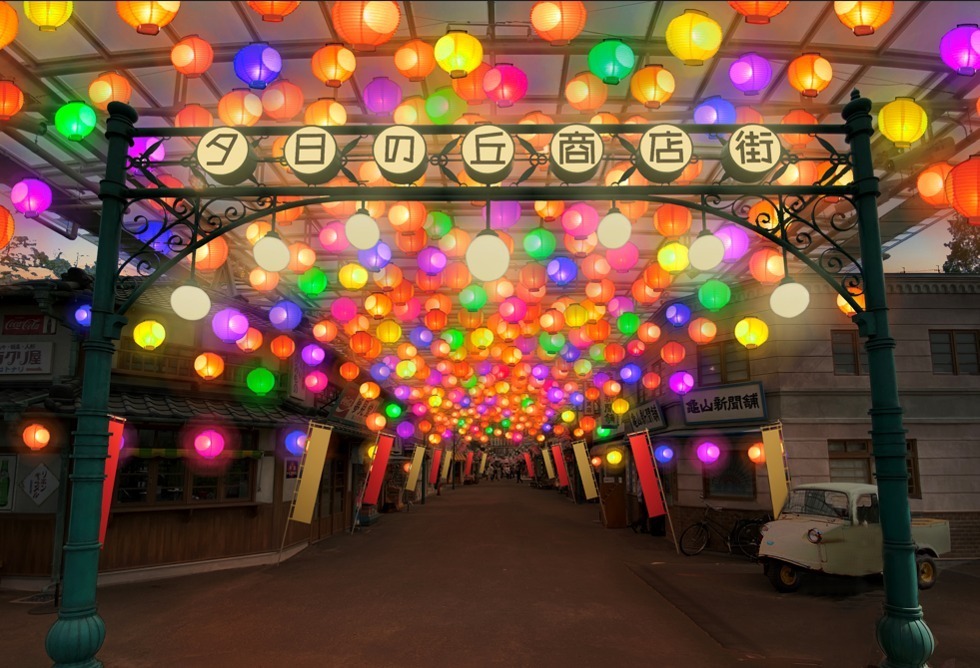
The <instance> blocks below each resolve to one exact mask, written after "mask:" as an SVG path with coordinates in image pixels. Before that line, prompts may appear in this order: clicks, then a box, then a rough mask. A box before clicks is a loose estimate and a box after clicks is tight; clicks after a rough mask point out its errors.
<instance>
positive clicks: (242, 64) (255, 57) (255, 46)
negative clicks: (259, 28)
mask: <svg viewBox="0 0 980 668" xmlns="http://www.w3.org/2000/svg"><path fill="white" fill-rule="evenodd" d="M232 64H233V66H234V68H235V76H237V77H238V78H239V79H240V80H241V81H242V83H244V84H245V85H246V86H248V87H249V88H258V89H264V88H265V87H266V86H268V85H269V84H270V83H272V82H273V81H275V79H276V77H278V76H279V73H280V72H281V71H282V56H280V55H279V52H278V51H276V50H275V49H273V48H272V47H271V46H269V45H268V44H266V43H265V42H254V43H252V44H248V45H246V46H244V47H242V48H241V49H239V51H238V53H236V54H235V58H234V60H233V63H232Z"/></svg>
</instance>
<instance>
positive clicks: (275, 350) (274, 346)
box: [269, 334, 296, 360]
mask: <svg viewBox="0 0 980 668" xmlns="http://www.w3.org/2000/svg"><path fill="white" fill-rule="evenodd" d="M269 350H271V351H272V354H273V355H275V356H276V357H278V358H279V359H281V360H284V359H287V358H288V357H291V356H292V354H293V353H294V352H296V343H295V342H294V341H293V340H292V339H291V338H289V337H288V336H286V335H285V334H280V335H279V336H277V337H276V338H274V339H272V341H271V342H270V343H269Z"/></svg>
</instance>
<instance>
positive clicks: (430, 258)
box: [416, 246, 448, 276]
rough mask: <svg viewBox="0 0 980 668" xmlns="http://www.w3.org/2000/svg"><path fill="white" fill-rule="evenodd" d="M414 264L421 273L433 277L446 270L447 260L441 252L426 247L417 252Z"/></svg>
mask: <svg viewBox="0 0 980 668" xmlns="http://www.w3.org/2000/svg"><path fill="white" fill-rule="evenodd" d="M416 262H417V263H418V266H419V269H420V270H421V271H422V272H424V273H426V274H429V275H430V276H434V275H436V274H438V273H439V272H441V271H442V270H444V269H445V268H446V264H447V262H448V260H447V259H446V254H445V253H443V252H442V251H441V250H439V249H438V248H433V247H432V246H427V247H426V248H424V249H422V251H421V252H419V254H418V258H417V259H416Z"/></svg>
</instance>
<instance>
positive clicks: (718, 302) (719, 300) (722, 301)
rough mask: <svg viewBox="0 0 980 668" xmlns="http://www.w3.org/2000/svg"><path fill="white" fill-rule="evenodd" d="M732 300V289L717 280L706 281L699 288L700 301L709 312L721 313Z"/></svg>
mask: <svg viewBox="0 0 980 668" xmlns="http://www.w3.org/2000/svg"><path fill="white" fill-rule="evenodd" d="M731 299H732V289H731V288H730V287H728V286H727V285H725V284H724V283H722V282H721V281H719V280H718V279H716V278H712V279H710V280H707V281H705V282H704V284H703V285H702V286H701V287H700V288H698V301H699V302H701V306H703V307H705V308H706V309H708V310H709V311H719V310H721V309H723V308H725V307H726V306H727V305H728V302H729V301H731Z"/></svg>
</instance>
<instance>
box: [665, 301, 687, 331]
mask: <svg viewBox="0 0 980 668" xmlns="http://www.w3.org/2000/svg"><path fill="white" fill-rule="evenodd" d="M665 315H666V316H667V320H668V321H669V322H670V324H672V325H673V326H674V327H683V326H684V325H686V324H687V321H688V320H690V319H691V309H689V308H688V307H687V306H685V305H684V304H671V305H670V306H668V307H667V311H666V313H665Z"/></svg>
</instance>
